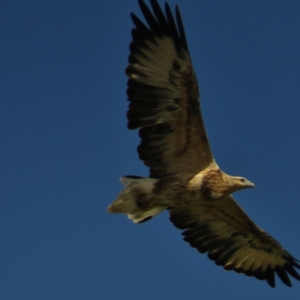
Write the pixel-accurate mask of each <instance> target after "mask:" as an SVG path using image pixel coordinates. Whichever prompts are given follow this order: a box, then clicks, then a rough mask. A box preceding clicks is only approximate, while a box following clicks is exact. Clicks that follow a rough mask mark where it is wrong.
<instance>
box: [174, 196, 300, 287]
mask: <svg viewBox="0 0 300 300" xmlns="http://www.w3.org/2000/svg"><path fill="white" fill-rule="evenodd" d="M170 220H171V222H172V223H173V224H174V225H175V226H176V227H177V228H179V229H185V231H184V232H183V233H182V234H183V235H184V240H185V241H186V242H188V243H189V244H190V245H191V246H192V247H194V248H197V249H198V251H199V252H200V253H205V252H208V257H209V258H210V259H211V260H214V261H215V263H216V264H217V265H220V266H223V267H224V269H226V270H234V271H236V272H238V273H244V274H246V275H248V276H254V277H256V278H257V279H260V280H266V281H267V282H268V283H269V285H270V286H272V287H275V273H276V274H277V275H278V276H279V278H280V279H281V280H282V281H283V282H284V283H285V284H286V285H288V286H291V281H290V279H289V276H288V274H289V275H291V276H293V277H294V278H296V279H298V280H300V276H299V274H298V273H297V272H296V270H295V268H298V269H300V264H299V261H298V260H296V259H295V258H294V257H293V256H291V255H290V254H289V253H288V252H287V251H286V250H285V249H284V248H283V247H282V246H281V245H280V244H279V243H278V242H277V241H276V240H274V239H273V238H272V237H271V236H270V235H268V234H267V233H266V232H265V231H263V230H261V229H260V228H258V227H257V226H256V225H255V224H254V223H253V221H252V220H251V219H250V218H249V217H248V216H247V215H246V213H245V212H244V211H243V210H242V209H241V208H240V207H239V206H238V204H237V203H236V202H235V201H234V199H233V198H232V196H228V197H226V198H224V199H220V200H217V201H205V202H202V203H199V204H198V205H197V206H190V207H188V206H187V207H185V208H174V209H172V210H171V212H170Z"/></svg>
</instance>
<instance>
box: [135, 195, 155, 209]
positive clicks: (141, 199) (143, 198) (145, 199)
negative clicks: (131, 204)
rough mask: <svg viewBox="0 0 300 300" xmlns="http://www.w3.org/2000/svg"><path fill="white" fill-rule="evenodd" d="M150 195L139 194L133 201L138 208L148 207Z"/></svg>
mask: <svg viewBox="0 0 300 300" xmlns="http://www.w3.org/2000/svg"><path fill="white" fill-rule="evenodd" d="M151 200H152V195H140V196H138V197H137V198H136V200H135V203H136V205H137V206H138V207H140V208H147V207H150V202H151Z"/></svg>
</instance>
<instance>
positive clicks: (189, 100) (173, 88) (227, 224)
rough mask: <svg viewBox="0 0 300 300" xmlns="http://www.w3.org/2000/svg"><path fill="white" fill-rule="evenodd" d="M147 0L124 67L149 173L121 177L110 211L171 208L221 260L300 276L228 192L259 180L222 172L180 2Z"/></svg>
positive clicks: (248, 269) (264, 276)
mask: <svg viewBox="0 0 300 300" xmlns="http://www.w3.org/2000/svg"><path fill="white" fill-rule="evenodd" d="M150 2H151V6H152V11H153V12H152V11H151V10H150V9H149V8H148V6H147V5H146V4H145V3H144V2H143V0H139V4H140V7H141V10H142V12H143V15H144V17H145V19H146V22H147V25H145V24H144V23H143V22H142V21H141V20H140V19H139V18H138V17H137V16H136V15H135V14H131V17H132V20H133V23H134V25H135V28H133V29H132V42H131V43H130V55H129V65H128V67H127V69H126V74H127V76H128V77H129V79H128V89H127V95H128V100H129V101H130V104H129V109H128V112H127V118H128V128H129V129H139V136H140V138H141V142H140V145H139V146H138V153H139V157H140V159H141V160H142V161H143V162H144V164H145V165H146V166H148V167H149V168H150V178H142V177H137V176H125V177H122V178H121V181H122V183H123V184H124V185H125V188H124V190H123V191H121V193H120V194H119V195H118V197H117V199H116V200H115V201H114V202H113V203H112V204H111V205H110V206H109V207H108V211H109V212H111V213H125V214H127V215H128V217H129V218H130V219H132V220H133V222H135V223H142V222H145V221H147V220H149V219H151V218H152V217H154V216H155V215H157V214H158V213H160V212H162V211H163V210H165V209H169V210H170V220H171V222H172V223H173V224H174V225H175V226H176V227H177V228H179V229H183V230H184V231H183V235H184V240H185V241H186V242H188V243H189V244H190V245H191V246H192V247H195V248H197V249H198V251H199V252H201V253H206V252H207V253H208V257H209V258H210V259H211V260H214V261H215V263H216V264H217V265H221V266H223V267H224V268H225V269H226V270H234V271H236V272H238V273H244V274H246V275H248V276H254V277H256V278H257V279H260V280H266V281H267V282H268V284H269V285H270V286H272V287H275V274H277V275H278V277H279V278H280V279H281V280H282V281H283V282H284V283H285V284H286V285H288V286H291V281H290V278H289V275H291V276H292V277H294V278H296V279H297V280H300V276H299V274H298V273H297V271H296V269H295V268H298V269H300V264H299V261H298V260H296V259H295V258H294V257H293V256H291V255H290V254H289V253H288V252H287V251H286V250H285V249H284V248H283V247H282V246H281V245H280V244H279V243H278V242H277V241H276V240H274V239H273V238H272V237H271V236H270V235H268V234H267V233H266V232H265V231H263V230H262V229H260V228H259V227H257V226H256V225H255V224H254V223H253V221H252V220H251V219H250V218H249V217H248V216H247V215H246V213H245V212H244V211H243V210H242V209H241V208H240V207H239V206H238V204H237V203H236V202H235V200H234V199H233V197H232V195H231V194H232V193H233V192H235V191H237V190H241V189H244V188H249V187H254V184H253V183H252V182H250V181H249V180H247V179H246V178H244V177H237V176H230V175H228V174H226V173H224V172H223V171H221V170H220V168H219V167H218V165H217V164H216V162H215V160H214V158H213V155H212V152H211V149H210V146H209V142H208V139H207V135H206V131H205V127H204V124H203V119H202V116H201V111H200V103H199V89H198V84H197V79H196V75H195V73H194V70H193V66H192V62H191V58H190V54H189V50H188V46H187V41H186V36H185V32H184V27H183V22H182V19H181V15H180V12H179V9H178V7H177V6H176V12H175V18H174V16H173V14H172V11H171V9H170V7H169V5H168V4H167V3H166V5H165V13H164V12H163V11H162V9H161V8H160V6H159V4H158V3H157V1H156V0H150Z"/></svg>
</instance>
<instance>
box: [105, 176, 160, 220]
mask: <svg viewBox="0 0 300 300" xmlns="http://www.w3.org/2000/svg"><path fill="white" fill-rule="evenodd" d="M158 180H159V179H154V178H143V177H137V176H130V177H129V176H128V177H121V179H120V181H121V182H122V183H123V184H124V186H125V188H124V190H122V191H121V192H120V194H119V195H118V197H117V199H116V200H115V201H114V202H113V203H112V204H111V205H110V206H109V207H108V208H107V210H108V211H109V212H111V213H124V214H127V215H128V218H129V219H130V220H132V221H133V222H134V223H142V222H145V221H147V220H149V219H151V218H152V217H154V216H156V215H157V214H159V213H160V212H162V211H163V210H165V207H159V206H156V207H151V205H150V207H149V208H146V207H138V205H137V204H136V200H137V199H138V198H139V197H143V196H147V195H151V192H152V189H153V187H154V184H155V183H156V182H157V181H158Z"/></svg>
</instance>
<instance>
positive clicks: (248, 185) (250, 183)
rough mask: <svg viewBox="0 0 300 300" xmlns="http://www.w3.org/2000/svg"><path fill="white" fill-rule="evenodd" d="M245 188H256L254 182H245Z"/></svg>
mask: <svg viewBox="0 0 300 300" xmlns="http://www.w3.org/2000/svg"><path fill="white" fill-rule="evenodd" d="M244 186H245V187H247V188H248V187H249V188H254V187H255V184H254V183H253V182H251V181H249V180H247V181H245V182H244Z"/></svg>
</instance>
